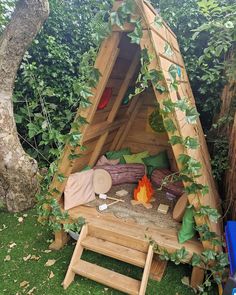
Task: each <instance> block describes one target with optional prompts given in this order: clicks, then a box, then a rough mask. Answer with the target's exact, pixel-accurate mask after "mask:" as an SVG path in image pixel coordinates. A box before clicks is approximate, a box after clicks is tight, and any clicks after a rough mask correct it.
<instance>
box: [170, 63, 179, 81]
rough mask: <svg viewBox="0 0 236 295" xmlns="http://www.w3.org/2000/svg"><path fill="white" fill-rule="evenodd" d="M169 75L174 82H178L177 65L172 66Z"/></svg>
mask: <svg viewBox="0 0 236 295" xmlns="http://www.w3.org/2000/svg"><path fill="white" fill-rule="evenodd" d="M168 73H169V75H170V77H171V79H172V80H176V77H177V74H178V68H177V66H176V65H174V64H172V65H170V67H169V69H168Z"/></svg>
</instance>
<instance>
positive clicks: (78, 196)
mask: <svg viewBox="0 0 236 295" xmlns="http://www.w3.org/2000/svg"><path fill="white" fill-rule="evenodd" d="M93 173H94V171H93V169H90V170H86V171H82V172H78V173H73V174H71V175H70V176H69V178H68V180H67V183H66V187H65V191H64V199H65V201H64V209H65V210H69V209H71V208H73V207H76V206H79V205H82V204H86V203H88V202H90V201H92V200H94V199H95V193H94V188H93Z"/></svg>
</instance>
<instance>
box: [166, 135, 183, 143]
mask: <svg viewBox="0 0 236 295" xmlns="http://www.w3.org/2000/svg"><path fill="white" fill-rule="evenodd" d="M169 143H170V144H171V145H176V144H182V143H183V139H182V137H181V136H178V135H172V136H171V138H170V140H169Z"/></svg>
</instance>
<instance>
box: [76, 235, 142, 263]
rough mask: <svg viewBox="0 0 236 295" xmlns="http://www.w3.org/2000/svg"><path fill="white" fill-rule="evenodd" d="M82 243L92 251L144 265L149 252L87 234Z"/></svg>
mask: <svg viewBox="0 0 236 295" xmlns="http://www.w3.org/2000/svg"><path fill="white" fill-rule="evenodd" d="M81 245H82V246H83V247H84V248H86V249H88V250H91V251H94V252H97V253H100V254H103V255H106V256H109V257H112V258H115V259H118V260H121V261H124V262H127V263H130V264H132V265H136V266H139V267H144V265H145V261H146V257H147V253H143V252H140V251H138V250H134V249H132V248H128V247H125V246H122V245H118V244H115V243H112V242H109V241H105V240H103V239H99V238H95V237H91V236H87V237H86V238H85V239H84V240H83V241H82V242H81Z"/></svg>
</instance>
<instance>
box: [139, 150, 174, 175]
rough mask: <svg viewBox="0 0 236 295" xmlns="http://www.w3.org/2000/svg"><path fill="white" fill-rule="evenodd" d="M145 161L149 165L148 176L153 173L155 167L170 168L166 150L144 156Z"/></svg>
mask: <svg viewBox="0 0 236 295" xmlns="http://www.w3.org/2000/svg"><path fill="white" fill-rule="evenodd" d="M143 163H144V164H145V165H146V166H147V169H148V176H151V175H152V172H153V170H154V169H169V167H170V163H169V159H168V155H167V152H166V151H163V152H160V153H158V154H156V155H153V156H149V157H146V158H144V159H143Z"/></svg>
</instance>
